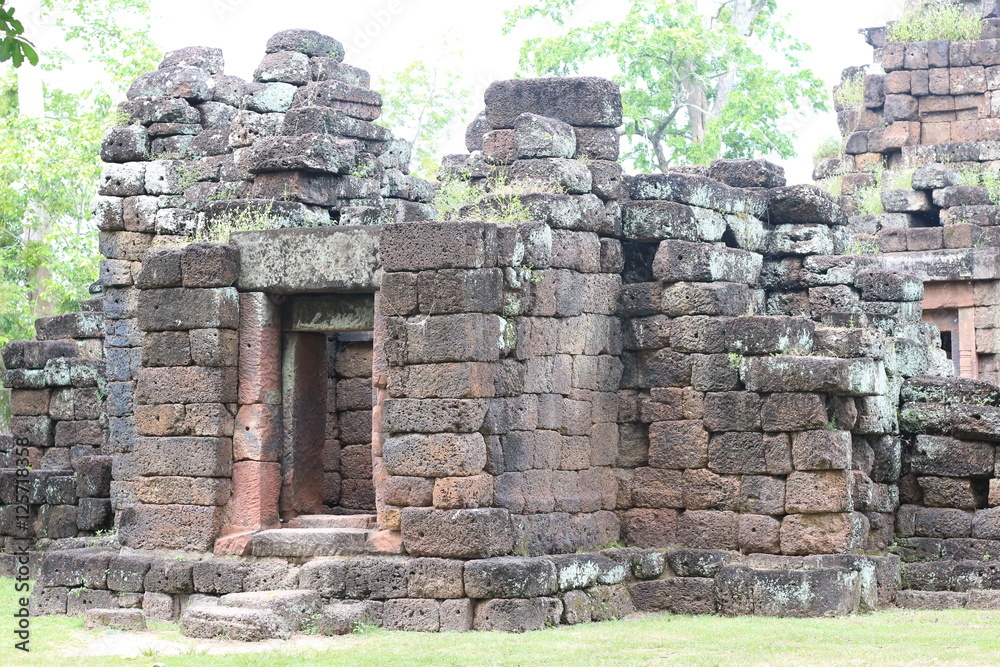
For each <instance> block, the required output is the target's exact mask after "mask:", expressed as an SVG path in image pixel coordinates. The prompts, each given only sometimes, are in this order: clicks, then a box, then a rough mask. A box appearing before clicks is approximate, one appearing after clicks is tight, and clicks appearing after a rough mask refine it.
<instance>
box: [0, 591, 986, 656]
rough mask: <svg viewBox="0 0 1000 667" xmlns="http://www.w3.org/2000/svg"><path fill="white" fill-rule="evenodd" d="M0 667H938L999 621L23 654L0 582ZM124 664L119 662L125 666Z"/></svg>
mask: <svg viewBox="0 0 1000 667" xmlns="http://www.w3.org/2000/svg"><path fill="white" fill-rule="evenodd" d="M0 584H2V587H0V591H2V592H0V596H2V597H0V616H2V618H3V619H5V620H3V621H0V628H2V624H4V623H5V624H6V628H3V629H2V635H3V637H4V638H5V639H4V641H3V645H0V665H5V666H6V665H73V667H89V666H91V665H95V666H96V665H100V666H104V665H135V666H140V665H141V666H146V665H163V666H164V667H174V666H178V667H180V666H184V665H191V666H195V665H197V666H201V665H212V666H214V665H219V666H223V665H232V666H233V667H237V666H240V667H243V666H248V667H250V666H257V665H260V666H261V667H265V666H266V667H282V666H285V665H288V666H292V665H295V666H296V667H300V666H302V665H351V666H352V667H353V666H364V665H407V666H413V665H663V664H681V665H830V664H839V665H921V664H925V663H931V662H933V663H934V664H936V665H972V664H983V665H985V664H996V663H997V662H1000V612H984V611H968V610H956V611H946V612H911V611H893V612H880V613H877V614H871V615H867V616H855V617H848V618H834V619H770V618H720V617H705V616H702V617H691V616H669V615H646V616H641V617H635V618H631V619H628V620H623V621H616V622H610V623H595V624H587V625H578V626H575V627H562V628H556V629H553V630H545V631H542V632H533V633H528V634H524V635H505V634H500V633H467V634H444V633H442V634H420V633H390V632H385V631H381V630H376V631H370V632H364V633H361V634H355V635H350V636H347V637H317V636H304V635H296V636H295V637H294V638H293V639H292V640H290V641H289V642H277V641H275V642H267V643H265V644H244V643H242V642H224V641H216V640H194V639H188V638H186V637H183V636H182V635H181V634H180V632H179V631H178V628H177V626H176V625H174V624H168V623H154V624H152V626H151V628H150V629H149V630H147V631H146V632H142V633H124V632H116V631H114V632H113V631H97V630H84V629H83V623H82V621H81V620H80V619H71V618H64V617H44V618H37V619H32V622H31V644H30V646H31V652H30V653H27V654H25V653H23V652H21V651H17V650H15V649H14V648H13V644H14V639H13V635H12V631H13V629H14V621H13V617H12V614H13V613H14V611H15V595H14V593H13V582H12V581H11V580H0ZM124 656H128V657H124Z"/></svg>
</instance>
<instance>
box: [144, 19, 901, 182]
mask: <svg viewBox="0 0 1000 667" xmlns="http://www.w3.org/2000/svg"><path fill="white" fill-rule="evenodd" d="M521 1H522V0H352V1H351V2H346V1H344V0H280V2H274V1H273V0H152V4H153V10H154V21H153V26H154V28H153V31H154V34H153V37H154V39H155V40H156V41H157V43H158V44H159V45H160V46H161V48H162V49H163V50H164V51H169V50H172V49H176V48H180V47H183V46H192V45H206V46H217V47H221V48H222V49H223V50H224V52H225V56H226V71H227V73H229V74H236V75H238V76H241V77H244V78H250V76H251V75H252V74H253V71H254V69H255V68H256V66H257V64H258V63H259V62H260V59H261V57H262V56H263V54H264V44H265V42H266V41H267V38H268V37H269V36H270V35H272V34H273V33H275V32H277V31H278V30H283V29H286V28H310V29H313V30H318V31H320V32H323V33H326V34H329V35H331V36H333V37H335V38H337V39H339V40H340V41H341V42H343V43H344V45H345V47H346V48H347V57H346V59H345V62H347V63H349V64H353V65H356V66H359V67H364V68H365V69H368V70H369V71H370V72H371V73H372V76H373V79H375V80H376V81H377V78H378V77H379V75H380V74H381V75H386V74H389V73H391V72H393V71H396V70H399V69H402V68H403V67H405V66H406V65H407V64H409V63H410V62H412V61H413V60H415V59H417V58H420V57H431V58H433V57H435V56H437V55H439V53H440V50H441V48H442V44H443V43H444V42H445V41H446V40H447V41H450V43H452V44H454V45H456V46H458V47H459V48H461V50H462V51H463V59H462V60H461V61H460V62H461V65H462V66H463V67H464V74H465V76H466V77H467V79H468V81H470V82H471V83H472V85H473V86H474V87H476V88H477V89H478V92H477V95H478V96H479V99H480V100H481V99H482V98H481V94H482V91H484V90H485V88H486V86H487V85H488V84H489V82H491V81H493V80H497V79H506V78H511V77H512V76H513V74H514V71H515V69H516V66H517V50H518V45H519V40H518V38H517V37H516V35H515V36H510V37H504V36H503V35H502V34H501V25H502V23H503V12H504V11H505V10H508V9H512V8H514V7H516V6H518V5H519V4H521ZM578 5H579V6H580V7H581V10H582V13H583V14H584V15H585V16H587V17H596V16H603V15H606V14H608V13H615V12H616V11H622V10H623V8H624V7H626V6H627V2H626V1H625V0H579V1H578ZM779 5H780V7H781V9H782V11H784V12H786V13H788V14H790V15H791V26H790V31H791V32H792V34H794V35H797V36H799V37H800V38H801V39H803V40H804V41H806V42H808V43H809V44H810V45H811V46H812V52H811V53H809V54H806V55H805V56H804V58H803V60H804V61H805V63H804V64H805V66H807V67H809V68H811V69H813V71H814V72H815V73H816V74H818V75H819V76H820V77H821V78H822V79H823V80H825V81H826V82H827V84H828V86H832V85H833V84H834V83H836V82H837V81H838V80H839V77H840V71H841V70H842V69H843V68H845V67H848V66H852V65H862V64H866V63H870V62H871V60H872V50H871V48H870V47H868V46H867V45H866V44H865V42H864V40H863V38H862V37H861V36H860V35H859V34H858V32H857V31H858V29H859V28H863V27H870V26H876V25H884V24H885V22H886V20H888V19H891V18H894V17H896V16H898V14H899V13H900V12H901V11H902V5H903V0H837V1H836V2H828V1H824V0H779ZM376 87H377V86H376ZM472 114H473V115H474V114H475V110H474V111H472ZM469 120H471V117H470V118H469ZM786 120H787V122H788V123H789V126H790V127H793V128H796V132H797V134H798V137H799V139H798V141H797V146H798V148H799V153H800V156H799V158H797V159H794V160H790V161H782V164H784V166H785V168H786V171H787V173H788V177H789V182H792V183H795V182H807V181H809V179H810V174H811V171H812V158H811V156H812V154H813V152H814V151H815V149H816V147H817V146H818V145H819V143H820V142H821V141H822V140H823V139H824V138H827V137H830V136H834V135H836V134H837V129H836V121H835V117H834V115H833V114H832V113H830V114H824V115H811V116H809V117H805V118H799V119H791V118H790V119H786ZM448 151H449V152H464V139H463V136H461V133H457V136H456V137H455V141H454V143H453V144H452V145H451V146H449V147H448Z"/></svg>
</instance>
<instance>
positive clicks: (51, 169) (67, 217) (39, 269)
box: [0, 0, 159, 345]
mask: <svg viewBox="0 0 1000 667" xmlns="http://www.w3.org/2000/svg"><path fill="white" fill-rule="evenodd" d="M42 8H43V9H44V10H46V11H51V12H54V14H53V16H55V22H56V24H57V25H62V26H67V27H65V28H64V35H65V37H66V41H65V44H64V45H62V48H58V47H57V48H51V49H49V48H45V49H43V51H42V55H43V62H44V65H43V69H44V70H46V71H52V70H60V69H68V68H69V67H70V66H71V63H73V62H80V61H86V60H87V59H89V60H90V61H91V62H92V63H96V64H97V65H99V66H100V68H101V74H102V80H103V83H101V84H95V85H93V86H92V87H90V88H87V89H84V90H82V91H72V92H71V91H66V90H62V89H59V88H57V87H55V86H53V85H46V87H45V93H44V94H45V99H44V102H45V115H44V117H41V118H34V117H30V116H26V115H22V114H21V113H19V110H18V84H17V77H16V76H15V75H14V73H13V72H8V73H7V74H6V75H5V76H3V77H0V345H4V344H6V343H7V342H8V341H10V340H14V339H20V338H30V337H31V336H32V322H33V319H34V317H36V316H39V315H46V314H55V313H61V312H67V311H69V310H74V309H76V308H77V306H78V302H79V300H80V299H85V298H89V294H88V290H87V287H88V285H89V284H90V283H91V282H93V281H94V280H95V279H96V277H97V269H98V261H99V255H98V252H97V230H96V229H95V228H94V226H93V224H92V223H91V222H90V219H89V218H90V203H91V200H92V199H93V196H94V194H95V193H96V190H97V188H96V184H97V181H98V178H99V176H100V173H101V161H100V146H101V137H102V134H103V132H104V129H105V128H106V127H108V126H109V125H111V124H113V123H114V122H115V121H116V111H115V109H114V101H115V100H116V99H119V98H121V97H123V95H124V86H125V84H126V83H128V82H129V81H130V80H131V79H133V78H134V77H135V76H137V75H138V74H139V73H141V72H144V71H148V70H149V69H152V68H153V67H155V64H156V62H157V60H158V58H159V54H158V52H157V51H156V48H155V46H154V45H153V43H152V41H151V40H150V39H149V37H148V19H147V17H148V13H149V4H148V0H86V1H84V0H44V1H43V3H42ZM133 17H138V18H140V19H143V20H145V21H146V27H145V28H141V29H127V28H125V27H123V25H124V23H126V22H128V21H130V20H131V18H133ZM69 24H72V27H69ZM93 76H94V74H93V73H92V70H88V71H87V74H86V75H85V77H86V78H85V79H84V80H88V79H90V78H91V77H93ZM67 79H69V77H63V80H67Z"/></svg>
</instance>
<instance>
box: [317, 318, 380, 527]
mask: <svg viewBox="0 0 1000 667" xmlns="http://www.w3.org/2000/svg"><path fill="white" fill-rule="evenodd" d="M370 338H371V337H370V336H369V335H364V334H362V335H358V334H340V335H337V334H332V335H330V336H329V338H328V342H327V351H328V358H327V370H328V372H329V376H330V389H329V391H330V393H329V397H328V398H327V421H326V434H327V435H326V444H325V445H324V449H323V466H324V471H325V473H326V475H325V483H324V489H325V494H326V495H325V498H324V504H325V505H327V506H328V507H330V508H340V509H342V510H357V511H361V510H368V511H372V510H374V509H375V487H374V485H373V483H372V406H373V404H374V398H373V391H374V390H373V387H372V342H371V340H370ZM366 339H368V340H366Z"/></svg>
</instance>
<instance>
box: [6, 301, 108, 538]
mask: <svg viewBox="0 0 1000 667" xmlns="http://www.w3.org/2000/svg"><path fill="white" fill-rule="evenodd" d="M84 305H85V307H86V308H87V310H86V311H85V312H80V313H71V314H68V315H59V316H56V317H47V318H42V319H39V320H38V321H37V322H36V325H35V329H36V332H37V336H36V340H33V341H15V342H12V343H10V344H9V345H8V346H7V347H6V348H5V349H4V351H3V360H4V367H5V368H6V371H5V372H4V377H3V383H4V386H5V387H7V388H9V389H10V390H11V402H10V405H11V412H12V413H13V418H12V420H11V430H12V434H11V435H2V436H0V535H2V536H3V551H4V552H6V553H13V552H15V551H17V550H18V549H19V548H26V547H29V546H31V545H33V544H35V543H36V542H37V541H41V543H42V544H46V543H49V542H50V541H51V540H58V539H61V538H67V537H74V536H76V535H77V534H78V533H81V534H92V533H93V532H94V531H103V530H107V529H109V528H111V525H112V518H113V517H112V512H111V501H110V500H109V495H110V481H111V465H112V459H111V457H110V456H108V454H109V453H110V452H109V448H108V446H107V445H106V439H107V436H108V434H107V417H106V412H105V400H106V398H107V391H108V384H107V382H106V377H105V362H104V354H103V350H102V345H101V341H102V338H103V336H104V318H103V317H102V315H101V314H100V312H99V309H100V306H101V301H100V299H93V300H90V301H87V302H85V303H84ZM25 511H27V515H25V514H24V512H25Z"/></svg>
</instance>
